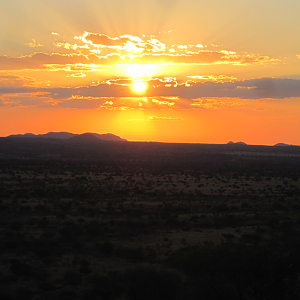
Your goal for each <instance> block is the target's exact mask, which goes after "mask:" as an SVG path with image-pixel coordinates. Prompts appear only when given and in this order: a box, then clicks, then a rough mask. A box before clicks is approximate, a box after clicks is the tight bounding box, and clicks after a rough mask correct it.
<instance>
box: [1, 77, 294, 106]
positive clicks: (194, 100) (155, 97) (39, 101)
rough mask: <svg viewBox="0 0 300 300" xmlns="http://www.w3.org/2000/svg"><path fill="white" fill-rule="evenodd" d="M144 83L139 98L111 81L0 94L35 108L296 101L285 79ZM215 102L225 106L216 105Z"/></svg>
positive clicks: (6, 89)
mask: <svg viewBox="0 0 300 300" xmlns="http://www.w3.org/2000/svg"><path fill="white" fill-rule="evenodd" d="M131 83H132V82H131ZM147 83H148V88H147V91H146V92H145V93H144V94H139V95H138V94H136V93H135V92H134V91H133V90H132V89H131V87H130V86H129V85H126V84H130V80H119V81H118V80H115V81H111V82H110V83H109V84H108V83H101V84H98V85H94V86H84V87H77V88H33V87H0V95H2V96H1V99H2V100H4V103H7V105H10V106H11V105H14V106H16V105H25V106H26V105H27V106H29V105H37V106H57V107H69V108H91V109H95V108H99V107H102V108H103V107H104V108H112V109H113V108H115V107H130V108H143V109H152V108H157V109H176V108H183V109H184V108H188V107H202V108H226V107H233V106H236V105H241V104H243V103H244V102H243V101H239V100H238V99H241V100H243V99H249V100H251V99H284V98H297V97H299V98H300V80H296V79H288V78H286V79H283V78H260V79H251V80H245V81H236V82H225V83H215V82H205V83H194V84H193V85H191V86H189V87H188V86H185V85H184V84H181V85H180V84H179V85H177V86H176V82H173V81H166V80H162V79H153V80H149V81H148V82H147ZM166 85H167V86H166ZM205 98H206V99H205ZM212 98H215V99H212ZM222 99H223V100H222ZM218 101H219V102H220V103H221V102H222V103H223V102H224V101H225V102H226V103H225V102H224V103H223V104H222V105H219V104H218ZM105 105H106V106H105Z"/></svg>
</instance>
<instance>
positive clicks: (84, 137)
mask: <svg viewBox="0 0 300 300" xmlns="http://www.w3.org/2000/svg"><path fill="white" fill-rule="evenodd" d="M8 137H10V138H20V137H21V138H49V139H61V140H68V139H72V138H75V137H79V138H78V139H77V140H78V141H92V140H95V141H96V140H102V141H115V142H121V141H123V142H126V141H127V140H126V139H123V138H121V137H119V136H117V135H115V134H112V133H105V134H99V133H94V132H89V133H83V134H75V133H71V132H48V133H46V134H33V133H25V134H15V135H9V136H8ZM93 137H95V139H93Z"/></svg>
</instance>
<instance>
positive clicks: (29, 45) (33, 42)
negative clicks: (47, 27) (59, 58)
mask: <svg viewBox="0 0 300 300" xmlns="http://www.w3.org/2000/svg"><path fill="white" fill-rule="evenodd" d="M25 45H27V46H28V47H29V48H38V47H43V45H41V44H39V43H38V42H37V41H36V40H34V39H32V41H31V42H29V43H27V44H25Z"/></svg>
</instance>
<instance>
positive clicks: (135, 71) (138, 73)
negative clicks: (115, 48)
mask: <svg viewBox="0 0 300 300" xmlns="http://www.w3.org/2000/svg"><path fill="white" fill-rule="evenodd" d="M155 68H157V67H155V66H153V65H151V64H146V65H131V66H130V67H129V68H128V69H127V73H128V75H129V76H130V77H131V78H141V77H152V75H153V73H154V69H155Z"/></svg>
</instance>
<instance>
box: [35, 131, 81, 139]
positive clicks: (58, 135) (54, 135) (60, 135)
mask: <svg viewBox="0 0 300 300" xmlns="http://www.w3.org/2000/svg"><path fill="white" fill-rule="evenodd" d="M76 135H78V134H75V133H70V132H48V133H46V134H38V135H37V136H38V137H43V138H49V139H69V138H71V137H73V136H76Z"/></svg>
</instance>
